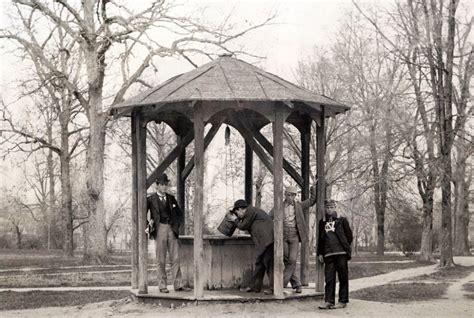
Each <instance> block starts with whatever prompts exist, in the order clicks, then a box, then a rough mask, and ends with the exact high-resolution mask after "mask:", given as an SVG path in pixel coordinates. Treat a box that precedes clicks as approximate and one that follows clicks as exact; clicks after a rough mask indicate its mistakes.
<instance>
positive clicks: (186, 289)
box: [175, 286, 192, 292]
mask: <svg viewBox="0 0 474 318" xmlns="http://www.w3.org/2000/svg"><path fill="white" fill-rule="evenodd" d="M191 290H192V289H191V288H189V287H184V286H181V287H179V288H177V289H175V291H179V292H180V291H184V292H188V291H191Z"/></svg>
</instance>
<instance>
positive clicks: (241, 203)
mask: <svg viewBox="0 0 474 318" xmlns="http://www.w3.org/2000/svg"><path fill="white" fill-rule="evenodd" d="M248 206H249V205H248V204H247V202H246V201H245V200H242V199H240V200H237V201H235V203H234V208H233V209H232V211H235V210H237V209H239V208H246V207H248Z"/></svg>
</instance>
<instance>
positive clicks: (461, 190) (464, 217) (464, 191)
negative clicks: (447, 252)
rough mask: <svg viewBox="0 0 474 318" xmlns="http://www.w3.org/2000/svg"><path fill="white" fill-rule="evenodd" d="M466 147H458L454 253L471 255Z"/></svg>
mask: <svg viewBox="0 0 474 318" xmlns="http://www.w3.org/2000/svg"><path fill="white" fill-rule="evenodd" d="M463 150H464V149H459V148H458V159H459V162H458V164H457V166H456V173H455V182H454V185H455V188H454V193H455V194H454V195H455V197H456V203H455V207H454V210H455V211H456V213H455V216H456V220H455V223H454V224H455V226H454V227H455V229H454V232H455V233H456V235H455V236H454V245H453V249H454V251H453V252H454V255H471V253H470V251H469V219H470V215H469V184H470V179H471V176H470V175H469V176H468V175H467V174H466V160H465V158H466V159H467V157H466V155H464V154H463Z"/></svg>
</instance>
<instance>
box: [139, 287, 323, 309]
mask: <svg viewBox="0 0 474 318" xmlns="http://www.w3.org/2000/svg"><path fill="white" fill-rule="evenodd" d="M168 289H169V291H170V292H169V293H167V294H165V293H160V291H159V289H158V287H154V286H150V287H148V294H138V290H137V289H132V290H131V293H132V296H133V298H134V299H136V300H137V301H139V302H147V303H148V302H150V303H157V304H159V305H162V306H167V307H169V306H171V307H179V306H182V305H187V304H189V303H196V304H198V303H200V302H202V303H228V302H255V301H270V302H271V301H279V302H281V301H291V300H302V299H322V298H323V296H324V293H321V292H316V291H315V290H314V287H306V288H304V287H303V292H302V293H301V294H296V293H295V292H294V291H293V289H291V288H285V290H284V297H285V298H284V299H278V298H276V297H275V296H274V295H265V294H264V293H263V292H260V293H254V292H251V293H249V292H242V291H240V290H238V289H219V290H204V297H203V298H202V299H199V300H196V299H195V298H194V292H193V291H189V292H175V291H174V290H173V288H172V287H171V286H170V287H168Z"/></svg>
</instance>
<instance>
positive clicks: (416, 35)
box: [354, 0, 463, 267]
mask: <svg viewBox="0 0 474 318" xmlns="http://www.w3.org/2000/svg"><path fill="white" fill-rule="evenodd" d="M354 3H355V2H354ZM458 4H459V1H458V0H447V1H434V0H422V1H420V2H414V1H411V0H410V1H408V9H407V10H408V12H410V14H408V15H405V14H403V15H400V17H402V18H403V17H405V18H406V20H405V22H404V24H405V25H406V26H409V28H408V29H407V28H405V30H404V31H405V32H406V31H407V30H409V31H413V32H408V33H407V34H406V35H407V36H408V37H412V38H411V39H410V40H411V41H410V43H411V45H412V47H410V52H412V53H411V54H412V56H409V57H408V58H407V56H404V55H403V54H401V53H400V52H401V49H400V48H399V47H398V45H397V44H396V43H394V41H393V40H391V39H390V37H389V36H387V35H386V34H385V32H384V31H383V30H382V29H381V27H380V25H379V24H377V22H376V21H374V20H373V19H370V18H368V17H367V15H365V17H366V18H367V19H368V20H369V21H370V22H371V23H372V24H373V26H374V27H375V29H376V30H377V33H379V34H380V35H382V36H383V37H384V39H385V40H386V41H387V43H388V44H389V45H390V46H391V49H393V50H394V52H395V53H396V54H397V55H401V56H402V57H403V60H404V62H405V63H406V64H411V63H413V62H414V61H413V59H412V57H413V54H415V53H416V54H420V57H421V58H420V59H419V60H418V65H419V66H420V69H421V70H426V74H424V77H423V79H424V81H425V82H426V85H427V86H428V87H429V89H430V91H431V96H432V99H433V103H434V110H435V118H436V130H435V132H436V134H437V140H436V144H437V150H438V160H437V165H438V166H439V168H440V171H439V176H440V183H441V203H442V209H441V210H442V217H441V233H440V240H439V241H440V251H441V260H440V266H441V267H445V266H451V265H452V264H453V259H452V220H451V216H452V215H451V213H452V209H451V182H452V149H453V143H454V140H455V136H456V133H457V132H458V129H459V127H460V125H461V119H462V118H463V116H460V117H457V118H456V120H455V119H454V116H453V103H454V101H455V98H454V97H455V96H454V86H453V83H454V81H453V75H454V64H455V59H456V58H457V57H456V56H455V55H454V50H455V38H456V24H457V22H456V19H457V16H456V13H457V9H458ZM356 6H357V4H356ZM399 8H400V7H399ZM358 9H359V11H360V12H362V10H360V8H359V7H358ZM403 34H404V33H403ZM404 49H406V48H403V50H404ZM416 80H419V79H418V78H417V79H416ZM418 97H419V96H418ZM419 105H420V104H418V106H419ZM459 105H462V104H459ZM457 113H458V114H462V113H463V110H462V109H457ZM424 114H425V113H424V112H420V115H421V116H423V115H424ZM427 190H428V192H427V194H428V196H429V191H431V190H430V189H427Z"/></svg>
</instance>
